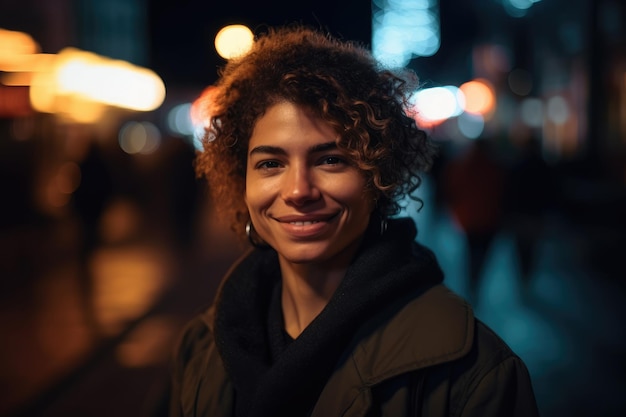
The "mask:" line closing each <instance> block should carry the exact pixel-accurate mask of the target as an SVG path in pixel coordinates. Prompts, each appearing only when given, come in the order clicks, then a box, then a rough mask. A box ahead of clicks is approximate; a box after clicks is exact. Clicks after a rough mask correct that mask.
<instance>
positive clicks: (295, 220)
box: [275, 213, 339, 226]
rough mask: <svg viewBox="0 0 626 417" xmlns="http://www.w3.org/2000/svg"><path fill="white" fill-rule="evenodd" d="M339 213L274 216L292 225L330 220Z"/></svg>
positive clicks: (308, 224)
mask: <svg viewBox="0 0 626 417" xmlns="http://www.w3.org/2000/svg"><path fill="white" fill-rule="evenodd" d="M338 215H339V213H331V214H316V215H310V214H309V215H294V216H280V217H275V220H277V221H278V222H280V223H285V224H289V225H293V226H311V225H313V224H317V223H322V222H326V223H328V222H330V221H332V220H333V219H334V218H336V217H337V216H338Z"/></svg>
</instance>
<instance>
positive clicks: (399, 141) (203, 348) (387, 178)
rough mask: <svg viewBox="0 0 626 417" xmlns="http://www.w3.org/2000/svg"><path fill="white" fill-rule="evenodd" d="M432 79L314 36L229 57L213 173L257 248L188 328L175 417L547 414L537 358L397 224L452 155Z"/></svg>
mask: <svg viewBox="0 0 626 417" xmlns="http://www.w3.org/2000/svg"><path fill="white" fill-rule="evenodd" d="M415 87H416V83H415V77H414V76H413V75H412V74H410V73H404V74H398V73H395V72H392V71H390V70H388V69H385V68H383V67H381V66H380V65H379V64H378V63H377V62H376V61H375V60H374V59H373V58H372V57H371V55H370V53H369V52H368V51H367V50H366V49H364V48H362V47H361V46H359V45H357V44H354V43H350V42H341V41H339V40H337V39H335V38H332V37H331V36H330V35H328V34H324V33H320V32H316V31H313V30H309V29H307V28H304V27H298V26H293V27H288V28H279V29H271V30H269V31H268V32H267V33H265V34H262V35H260V36H259V37H258V38H257V40H256V42H255V43H254V45H253V47H252V50H251V51H250V52H249V53H247V54H246V55H244V56H242V57H239V58H236V59H233V60H231V61H229V62H228V64H227V65H226V67H225V68H224V69H223V71H222V73H221V77H220V79H219V81H218V82H217V84H216V85H215V86H214V88H215V90H214V91H215V95H214V99H215V100H214V101H213V102H211V104H210V107H211V111H210V112H209V114H210V116H209V120H207V121H206V122H205V123H204V125H205V126H208V128H207V131H206V136H205V140H204V149H203V151H202V153H201V154H200V156H199V158H198V164H197V168H198V171H199V172H200V173H201V174H203V175H205V176H206V177H207V179H208V180H209V181H210V184H211V190H212V192H213V193H214V195H213V197H214V201H216V202H219V203H220V205H221V207H220V208H221V209H222V210H223V211H225V212H226V213H228V214H230V215H231V217H230V218H231V219H232V225H233V229H234V230H235V231H236V232H237V233H239V234H240V235H241V237H242V238H245V237H246V234H247V237H248V238H249V240H250V242H251V243H252V247H251V248H250V250H249V251H248V252H247V253H246V254H244V256H243V257H242V258H241V259H240V260H239V261H238V262H237V263H236V264H235V265H234V266H233V267H232V269H231V271H230V272H229V273H228V274H227V276H226V277H225V278H224V280H223V282H222V285H221V287H220V289H219V291H218V295H217V297H216V300H215V302H214V304H213V306H212V307H211V308H210V309H209V310H208V311H207V312H206V313H204V314H201V315H199V316H198V317H197V318H196V319H194V320H193V321H192V322H191V323H189V325H188V326H187V328H186V329H185V331H184V332H183V334H182V337H181V340H180V343H179V346H178V349H177V352H176V362H175V364H174V370H175V372H174V377H173V387H172V398H171V414H172V415H173V416H283V415H286V416H317V417H327V416H339V415H352V416H394V417H397V416H399V417H402V416H418V415H437V416H444V415H453V414H452V413H456V414H454V415H460V416H482V417H485V416H496V415H506V416H520V417H521V416H530V417H533V416H535V415H537V409H536V404H535V398H534V394H533V390H532V386H531V383H530V380H529V376H528V372H527V370H526V366H525V365H524V363H523V362H522V361H521V360H520V358H519V357H518V356H517V355H515V353H513V352H512V351H511V350H510V349H509V347H508V346H506V344H505V343H504V342H503V341H502V340H501V339H500V338H499V337H497V336H496V335H495V334H494V333H493V332H492V331H491V330H489V329H488V328H487V327H486V326H485V325H484V324H483V323H482V322H481V321H479V320H478V319H476V318H475V317H474V315H473V313H472V310H471V307H470V305H469V304H467V303H466V302H465V301H464V300H462V299H461V298H459V297H458V296H456V295H454V294H453V293H452V292H451V291H450V290H448V289H447V288H446V287H445V286H444V285H443V283H442V280H443V274H442V272H441V269H440V268H439V265H438V264H437V261H436V259H435V256H434V255H433V254H432V252H431V251H430V250H428V249H427V248H425V247H424V246H422V245H420V244H418V243H417V242H416V234H417V232H416V227H415V224H414V223H413V221H412V220H410V219H402V218H396V217H394V215H396V214H398V212H399V209H400V206H399V203H398V202H399V201H400V200H401V199H403V198H404V197H406V196H410V195H411V193H412V192H413V191H415V189H416V188H417V187H418V186H419V185H420V182H421V180H420V175H421V173H422V172H423V171H424V170H426V169H428V168H429V166H430V164H431V162H432V158H433V154H434V152H433V148H432V146H431V144H430V142H429V141H428V138H427V137H426V135H425V133H424V132H423V131H422V130H420V129H419V128H418V127H417V125H416V122H415V120H414V119H413V118H411V117H409V116H408V115H407V113H406V112H405V109H406V108H407V97H408V96H409V95H410V94H411V93H412V92H413V89H414V88H415Z"/></svg>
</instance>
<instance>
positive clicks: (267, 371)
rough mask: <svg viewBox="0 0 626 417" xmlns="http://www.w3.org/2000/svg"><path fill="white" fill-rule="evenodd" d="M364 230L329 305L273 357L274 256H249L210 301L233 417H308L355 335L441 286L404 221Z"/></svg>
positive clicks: (260, 253) (271, 253) (259, 251)
mask: <svg viewBox="0 0 626 417" xmlns="http://www.w3.org/2000/svg"><path fill="white" fill-rule="evenodd" d="M371 229H374V228H370V229H368V231H367V232H366V235H365V237H364V241H363V243H362V244H361V247H360V249H359V251H358V253H357V254H356V256H355V259H354V260H353V262H352V264H351V265H350V266H349V268H348V270H347V272H346V275H345V277H344V279H343V280H342V282H341V283H340V284H339V286H338V288H337V290H336V291H335V293H334V294H333V296H332V297H331V299H330V301H329V303H328V304H327V305H326V307H325V308H324V309H323V310H322V312H321V313H320V314H319V315H318V316H317V317H316V318H315V319H314V320H313V321H312V322H311V323H310V324H309V326H308V327H307V328H306V329H304V331H303V332H302V333H301V334H300V335H299V336H298V337H297V338H296V339H295V340H293V341H292V342H291V343H289V344H288V345H286V347H285V348H284V350H283V351H282V353H281V354H280V355H279V356H278V357H273V355H272V340H271V338H273V337H276V336H275V335H276V329H275V327H276V326H275V325H274V326H272V324H271V323H270V322H271V320H270V316H271V314H270V308H271V305H272V299H274V300H276V294H277V288H279V286H280V268H279V265H278V255H277V253H276V252H275V251H274V250H272V249H265V250H264V249H256V250H254V251H252V252H250V253H249V254H248V255H247V256H245V257H244V258H243V259H242V260H241V261H239V262H238V263H237V264H236V265H235V266H234V267H233V268H232V269H231V271H230V272H229V274H228V275H227V277H226V278H225V280H224V281H223V282H222V285H221V287H220V289H219V291H218V296H217V298H216V306H215V307H216V315H215V323H214V324H215V326H214V329H215V340H216V345H217V349H218V352H219V353H220V356H221V358H222V360H223V363H224V366H225V369H226V371H227V373H228V375H229V377H230V378H231V380H232V383H233V385H234V387H235V392H236V394H235V395H236V400H235V402H236V412H235V415H236V416H237V417H261V416H277V415H289V416H294V417H295V416H306V415H308V414H309V413H310V411H311V410H312V408H313V406H314V405H315V401H316V399H317V398H318V396H319V394H320V392H321V391H322V389H323V387H324V385H325V383H326V381H327V380H328V378H329V377H330V375H331V374H332V371H333V369H334V368H335V366H336V364H337V361H338V360H339V359H340V358H341V357H342V353H344V350H345V349H346V347H347V346H348V345H349V344H350V341H351V338H352V337H353V336H354V334H355V333H356V331H357V330H358V328H359V327H361V326H362V325H363V324H364V323H365V322H366V321H367V320H368V319H371V318H373V317H374V316H375V315H376V314H377V313H378V312H381V311H383V310H384V309H386V308H387V307H389V305H391V304H392V303H394V302H397V300H400V299H406V295H407V293H416V292H417V293H419V292H423V291H425V290H426V289H428V288H430V287H432V286H433V285H435V284H438V283H440V282H441V281H442V280H443V274H442V272H441V269H440V268H439V265H438V264H437V261H436V259H435V256H434V255H433V254H432V252H430V250H428V249H427V248H425V247H423V246H421V245H419V244H418V243H416V242H415V237H416V235H417V230H416V228H415V224H414V223H413V221H412V220H411V219H393V220H391V221H390V222H389V227H388V228H387V231H386V232H385V233H384V234H383V235H382V236H380V234H379V232H376V231H373V230H371ZM406 301H408V300H406ZM274 321H275V320H274ZM274 356H275V355H274Z"/></svg>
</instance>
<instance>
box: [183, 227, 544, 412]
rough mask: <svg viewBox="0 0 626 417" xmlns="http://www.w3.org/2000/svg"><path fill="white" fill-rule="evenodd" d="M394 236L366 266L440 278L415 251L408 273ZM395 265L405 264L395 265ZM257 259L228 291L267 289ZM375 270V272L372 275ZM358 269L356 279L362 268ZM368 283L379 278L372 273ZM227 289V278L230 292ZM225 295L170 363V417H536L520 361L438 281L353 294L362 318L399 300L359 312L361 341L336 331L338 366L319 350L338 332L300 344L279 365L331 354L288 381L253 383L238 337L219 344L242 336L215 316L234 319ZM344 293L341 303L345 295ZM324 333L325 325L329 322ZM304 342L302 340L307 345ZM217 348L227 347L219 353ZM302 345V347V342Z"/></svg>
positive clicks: (190, 329)
mask: <svg viewBox="0 0 626 417" xmlns="http://www.w3.org/2000/svg"><path fill="white" fill-rule="evenodd" d="M404 226H406V224H405V225H404ZM396 230H398V228H397V227H396ZM394 233H399V236H404V235H407V233H404V232H392V238H391V240H392V241H393V242H395V243H394V244H392V245H391V246H390V249H393V251H387V252H385V250H384V248H383V249H381V248H379V247H378V246H379V244H378V243H376V244H373V245H372V248H374V252H370V253H369V254H368V256H367V259H371V258H372V257H373V258H374V259H376V257H377V256H376V255H377V254H378V252H380V251H381V250H382V254H383V255H384V257H385V258H386V259H388V260H389V262H388V263H386V264H385V265H387V266H393V265H396V266H395V267H394V268H387V269H390V270H391V271H392V272H391V275H392V276H395V275H399V276H400V278H399V279H398V280H399V281H403V280H404V281H406V282H411V281H410V280H409V279H408V277H406V278H402V277H401V276H402V275H403V274H402V272H393V271H407V272H410V273H411V274H413V273H415V272H416V271H422V274H421V275H422V276H427V275H428V274H431V275H432V276H433V277H436V276H437V274H436V273H435V272H436V271H437V269H436V268H435V269H432V268H433V266H432V265H430V262H431V261H432V260H433V259H434V258H433V257H432V256H431V255H430V254H429V253H428V252H426V253H425V254H424V253H422V255H419V256H423V257H425V258H426V259H428V260H429V261H428V262H420V263H419V268H417V267H415V268H413V267H411V268H404V267H403V266H402V265H403V263H406V262H408V263H414V262H413V258H414V257H415V256H417V255H416V252H415V250H413V251H411V254H412V255H411V260H410V261H409V260H408V259H409V258H402V256H401V254H399V253H398V248H397V247H396V246H395V245H396V243H397V241H398V240H399V241H400V242H402V241H405V240H406V239H407V237H406V236H404V237H403V238H399V237H398V236H394ZM412 234H414V231H411V232H410V233H408V236H411V235H412ZM405 243H406V242H405ZM409 246H410V245H409ZM422 251H423V250H422ZM418 253H420V252H419V251H418ZM397 256H400V257H401V258H402V259H400V260H397V259H395V258H396V257H397ZM419 256H418V257H419ZM256 257H258V258H259V259H261V258H262V259H266V258H268V255H267V254H264V255H258V254H257V255H256ZM254 258H255V255H247V256H246V257H245V258H244V260H243V261H242V262H241V263H239V264H238V265H237V266H235V267H234V269H233V270H232V271H231V272H230V273H229V276H230V280H233V281H236V279H235V278H236V277H237V275H238V274H242V276H247V275H252V276H255V281H254V282H255V283H258V282H259V281H261V283H262V282H263V279H262V278H259V277H258V276H256V275H258V273H255V272H254V271H257V270H258V269H259V268H262V269H263V270H265V269H267V266H266V265H265V264H262V265H264V266H262V267H261V266H259V265H258V261H255V262H254V263H250V262H249V261H250V259H254ZM270 258H271V256H270ZM377 261H379V260H377ZM396 262H397V264H396ZM271 263H273V261H272V262H271ZM378 263H380V262H377V263H376V264H378ZM372 265H374V264H372ZM372 265H367V264H366V266H367V267H368V268H369V269H368V268H363V269H360V274H353V275H350V274H348V275H347V276H346V279H345V280H347V281H348V283H347V284H346V287H345V288H347V289H350V288H351V287H350V281H351V280H350V279H349V277H350V276H358V279H353V280H352V282H361V281H362V277H361V276H360V275H363V274H369V271H370V269H371V268H372ZM429 265H430V266H429ZM355 268H356V269H359V268H358V265H357V267H355ZM237 271H239V272H237ZM241 271H244V272H241ZM424 271H427V272H428V274H426V273H425V272H424ZM433 271H435V272H433ZM372 272H373V275H377V273H376V272H377V271H372ZM378 272H380V271H378ZM411 274H407V275H411ZM233 276H234V277H235V278H233ZM228 281H229V279H228V278H227V279H226V280H225V283H228ZM387 281H393V279H390V278H389V277H388V276H386V281H385V282H387ZM412 281H413V282H415V281H416V280H415V279H413V280H412ZM360 285H361V286H362V283H361V284H360ZM224 286H225V284H223V285H222V288H221V289H220V296H218V300H217V301H216V303H215V304H214V305H213V306H212V307H211V309H209V310H208V311H207V312H206V313H204V314H202V315H200V316H198V317H196V318H195V319H194V320H193V321H192V322H191V323H189V325H188V326H187V328H186V329H185V331H184V332H183V334H182V338H181V341H180V344H179V348H178V350H177V352H176V358H175V367H174V378H173V395H172V412H171V415H172V416H186V417H187V416H212V417H213V416H236V415H274V416H282V415H289V416H296V415H310V416H312V417H329V416H346V417H348V416H350V417H357V416H363V417H370V416H394V417H403V416H428V417H438V416H442V417H443V416H459V417H461V416H463V417H470V416H481V417H489V416H507V417H516V416H519V417H521V416H528V417H533V416H537V415H538V411H537V406H536V401H535V397H534V393H533V389H532V385H531V381H530V377H529V374H528V371H527V369H526V367H525V365H524V363H523V362H522V360H521V359H520V358H519V357H518V356H517V355H515V354H514V353H513V352H512V351H511V349H510V348H509V347H508V346H507V345H506V343H505V342H504V341H502V340H501V339H500V338H499V337H498V336H497V335H496V334H495V333H494V332H493V331H491V330H490V329H489V328H488V327H487V326H486V325H484V324H483V323H482V322H481V321H479V320H477V319H476V318H475V317H474V315H473V312H472V309H471V307H470V305H469V304H467V303H466V302H465V301H464V300H463V299H461V298H460V297H458V296H456V295H455V294H454V293H452V292H451V291H450V290H449V289H448V288H447V287H446V286H445V285H443V284H442V283H441V282H440V281H439V280H438V279H435V278H432V279H426V280H425V284H424V282H423V283H422V285H412V287H410V288H411V289H410V290H408V291H407V290H406V288H405V287H398V288H402V289H403V291H404V293H403V294H400V292H399V290H397V289H396V290H393V291H390V290H388V289H386V288H378V287H377V288H374V289H373V290H367V291H370V292H369V293H368V292H367V291H366V292H365V293H364V294H363V295H362V296H359V295H358V294H359V293H358V292H357V291H350V292H348V293H350V294H356V298H357V302H355V304H356V305H358V306H361V305H363V304H364V303H363V301H362V300H360V301H359V300H358V299H359V298H360V297H362V298H364V299H367V300H369V299H371V298H372V297H371V293H374V294H381V297H382V298H383V299H384V298H385V297H384V294H386V293H392V294H394V298H393V300H392V301H391V302H390V301H388V300H386V301H384V302H382V303H378V304H372V305H371V306H372V307H373V308H374V310H375V312H374V313H372V314H369V315H368V314H365V313H364V311H363V310H358V309H357V310H358V314H355V315H354V317H356V318H358V320H356V321H352V322H351V324H354V323H359V324H358V325H357V326H353V327H354V331H346V328H341V329H340V330H341V331H340V332H337V333H335V334H334V335H333V338H332V341H331V342H332V343H331V342H329V344H330V345H333V346H335V345H339V347H340V348H339V349H338V354H337V355H335V354H334V353H333V352H335V351H334V350H332V349H330V350H328V349H327V350H324V340H325V339H324V336H325V335H326V333H329V332H330V333H331V334H332V332H333V330H332V329H329V328H328V326H332V325H329V323H332V321H328V322H326V323H325V325H324V326H323V330H321V331H320V332H319V333H317V334H315V333H313V336H312V337H311V338H310V340H313V341H314V342H313V344H311V343H305V342H301V343H300V344H297V343H296V342H300V341H298V339H296V341H294V343H293V345H292V346H291V347H290V348H288V349H291V350H286V351H285V354H284V356H287V357H288V356H289V355H296V354H295V353H292V350H296V351H297V350H304V351H307V349H312V350H313V351H315V350H318V347H317V342H316V341H317V340H320V342H319V345H320V347H319V350H322V351H324V352H323V353H324V355H319V356H313V357H314V358H315V361H312V360H309V361H306V360H302V358H303V357H306V356H298V355H301V354H300V352H298V354H297V355H296V356H295V357H296V358H297V360H294V362H291V363H290V362H287V363H289V364H290V365H289V368H288V369H287V370H285V371H283V372H278V371H275V370H274V368H280V363H281V362H280V360H278V361H277V362H276V365H273V366H272V365H268V368H267V369H264V370H263V371H262V372H261V373H262V374H263V375H262V376H261V377H259V378H258V379H255V366H256V364H255V363H254V362H253V361H248V358H247V352H246V351H244V350H238V349H236V348H233V347H232V346H230V345H231V344H236V343H237V342H236V341H237V340H242V339H241V334H238V335H237V337H230V336H229V335H228V334H226V333H224V332H227V331H234V332H237V331H239V326H234V325H233V322H230V323H229V326H224V325H223V324H220V319H219V316H220V309H222V310H226V309H227V308H226V307H224V305H225V304H226V303H225V302H220V297H225V295H224V294H228V293H229V289H228V287H226V288H224ZM236 288H237V291H236V292H234V293H242V292H244V291H243V290H242V289H241V288H240V287H236ZM250 291H251V292H252V293H254V294H255V295H254V297H256V294H257V293H258V292H259V290H258V289H256V288H251V289H250ZM338 292H342V287H340V288H339V289H338ZM268 294H269V293H268ZM259 297H260V298H267V297H269V296H268V295H263V296H259ZM244 298H245V297H244ZM353 298H354V297H352V298H349V299H350V300H352V299H353ZM345 302H346V301H344V303H345ZM246 304H249V303H244V304H241V305H240V307H241V308H240V309H242V310H246V307H245V305H246ZM250 304H255V302H251V303H250ZM329 304H332V303H329ZM331 307H332V305H331ZM375 307H378V308H375ZM329 310H332V308H329ZM325 311H326V310H325ZM351 311H352V310H350V309H349V308H348V309H347V310H345V311H342V312H341V314H337V313H335V314H330V313H328V314H327V315H329V316H331V317H332V319H333V320H336V321H339V322H341V321H350V317H351V314H352V313H351ZM323 313H324V312H323ZM320 315H322V314H320ZM344 317H345V319H344ZM361 318H362V319H361ZM251 320H254V319H251ZM320 321H321V322H324V320H323V318H322V319H320ZM259 323H262V322H259ZM259 323H256V324H254V328H258V327H262V325H261V324H259ZM314 324H315V322H314V323H312V327H313V330H312V331H313V332H314V331H315V325H314ZM245 325H246V323H243V324H242V326H244V327H245ZM220 326H223V327H225V328H226V329H231V330H226V331H224V330H222V333H221V332H220ZM307 330H308V329H307ZM250 331H252V330H250ZM244 333H249V331H244ZM344 333H347V337H346V339H345V342H342V341H341V340H342V339H341V335H343V334H344ZM216 336H217V337H216ZM301 336H305V333H304V332H303V334H302V335H301ZM338 338H339V341H337V340H338ZM218 339H225V340H227V341H230V342H227V343H224V342H223V341H222V340H218ZM304 339H305V341H306V336H305V337H304ZM250 340H252V339H250ZM250 343H251V342H249V341H248V342H246V343H245V344H246V346H249V345H250ZM311 346H313V347H312V348H311ZM231 349H234V350H231ZM254 350H255V351H256V350H258V349H257V348H255V349H254ZM305 353H306V352H305ZM333 355H335V356H333ZM263 356H264V357H265V356H267V355H263ZM326 356H330V357H331V358H330V359H329V360H328V362H329V363H330V366H329V368H328V371H327V372H325V371H324V366H325V365H324V359H321V358H322V357H326ZM288 359H289V358H287V360H288ZM292 367H301V368H302V369H299V370H297V373H296V374H295V376H294V374H289V371H291V369H290V368H292ZM272 372H274V377H272V378H271V379H268V377H267V375H268V374H269V375H272ZM238 374H243V376H244V378H240V377H239V376H238ZM317 374H320V375H321V376H320V378H321V379H319V381H320V382H319V384H318V383H316V382H315V381H316V375H317ZM242 380H243V382H242ZM275 380H278V381H275ZM246 381H248V382H251V386H252V387H247V386H246V385H245V382H246ZM268 387H270V388H268ZM271 387H275V389H272V388H271ZM246 390H252V391H260V392H261V393H262V395H260V396H259V395H258V393H255V394H257V395H256V397H255V396H254V395H253V396H252V397H250V398H254V399H253V400H251V401H249V402H250V403H251V404H252V405H250V406H249V408H245V405H244V406H241V405H238V404H239V403H241V402H244V400H242V399H241V398H242V397H245V395H246ZM294 399H295V400H294ZM272 407H273V408H272ZM270 410H271V411H270Z"/></svg>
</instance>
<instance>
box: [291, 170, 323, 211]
mask: <svg viewBox="0 0 626 417" xmlns="http://www.w3.org/2000/svg"><path fill="white" fill-rule="evenodd" d="M320 196H321V193H320V190H319V188H318V187H317V184H316V182H315V179H314V177H313V174H312V173H311V171H310V170H309V169H307V168H306V167H296V166H294V167H291V168H290V169H288V170H287V172H285V173H284V177H283V184H282V197H283V199H284V200H285V201H286V202H287V203H291V204H293V205H296V206H302V205H304V204H306V203H308V202H310V201H315V200H317V199H319V198H320Z"/></svg>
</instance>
